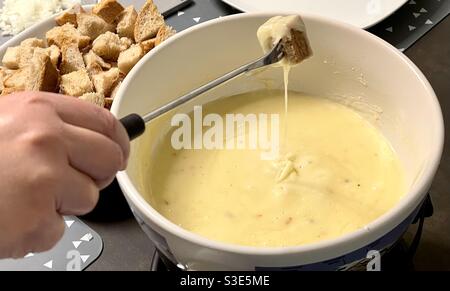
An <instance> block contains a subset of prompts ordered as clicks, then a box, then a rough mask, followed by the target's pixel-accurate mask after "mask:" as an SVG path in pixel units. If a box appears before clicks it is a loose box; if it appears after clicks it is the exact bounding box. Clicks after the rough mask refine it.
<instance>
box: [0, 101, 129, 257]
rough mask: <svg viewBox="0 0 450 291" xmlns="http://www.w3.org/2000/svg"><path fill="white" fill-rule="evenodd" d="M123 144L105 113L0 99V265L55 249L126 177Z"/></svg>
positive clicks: (80, 105)
mask: <svg viewBox="0 0 450 291" xmlns="http://www.w3.org/2000/svg"><path fill="white" fill-rule="evenodd" d="M128 155H129V140H128V136H127V134H126V132H125V129H124V128H123V126H122V125H121V124H120V123H119V122H118V121H117V119H116V118H114V116H113V115H112V114H111V113H109V112H108V111H107V110H105V109H103V108H100V107H97V106H95V105H92V104H89V103H88V102H84V101H80V100H77V99H76V98H74V97H67V96H62V95H57V94H51V93H40V92H24V93H17V94H13V95H8V96H3V97H0V258H7V257H13V258H20V257H23V256H24V255H25V254H27V253H29V252H42V251H46V250H48V249H50V248H51V247H53V246H54V245H55V244H56V242H57V241H58V240H59V239H60V238H61V236H62V235H63V233H64V221H63V218H62V215H83V214H86V213H88V212H90V211H91V210H92V209H93V208H94V207H95V205H96V203H97V201H98V195H99V189H102V188H104V187H106V186H107V185H108V184H109V183H111V182H112V180H113V179H114V175H115V174H116V172H117V171H120V170H124V169H125V168H126V165H127V160H128Z"/></svg>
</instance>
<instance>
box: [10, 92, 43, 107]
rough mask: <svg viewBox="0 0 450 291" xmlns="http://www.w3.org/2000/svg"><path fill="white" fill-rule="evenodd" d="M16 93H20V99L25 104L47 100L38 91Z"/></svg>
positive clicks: (40, 102)
mask: <svg viewBox="0 0 450 291" xmlns="http://www.w3.org/2000/svg"><path fill="white" fill-rule="evenodd" d="M17 94H18V95H20V97H21V100H22V101H23V102H25V103H26V104H45V103H46V102H47V99H46V98H45V97H44V95H43V94H39V93H38V92H20V93H17Z"/></svg>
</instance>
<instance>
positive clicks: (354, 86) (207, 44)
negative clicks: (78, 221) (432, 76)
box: [112, 13, 444, 270]
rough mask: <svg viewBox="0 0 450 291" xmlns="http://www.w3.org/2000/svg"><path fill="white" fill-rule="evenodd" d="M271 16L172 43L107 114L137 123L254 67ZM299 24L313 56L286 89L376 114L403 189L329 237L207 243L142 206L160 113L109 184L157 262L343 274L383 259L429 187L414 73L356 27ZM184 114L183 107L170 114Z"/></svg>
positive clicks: (431, 156) (231, 87) (425, 133)
mask: <svg viewBox="0 0 450 291" xmlns="http://www.w3.org/2000/svg"><path fill="white" fill-rule="evenodd" d="M275 15H276V14H274V13H258V14H238V15H234V16H229V17H223V18H220V19H216V20H212V21H208V22H205V23H202V24H200V25H197V26H195V27H192V28H190V29H187V30H186V31H183V32H181V33H179V34H177V35H175V36H174V37H172V38H170V39H169V40H168V41H166V42H164V43H163V44H162V45H160V46H158V47H157V48H155V49H154V50H152V51H151V52H150V53H149V54H148V55H147V56H145V57H144V58H143V60H141V61H140V62H139V63H138V65H136V67H135V68H134V69H133V70H132V71H131V72H130V74H129V75H128V76H127V77H126V79H125V81H124V83H123V85H122V87H121V89H120V91H119V93H118V95H117V97H116V99H115V101H114V105H113V108H112V112H113V113H114V114H115V115H117V116H118V117H122V116H125V115H127V114H129V113H134V112H135V113H139V114H142V115H143V114H145V113H147V112H150V111H152V110H154V109H155V108H157V107H158V106H161V105H163V104H165V103H167V102H168V101H171V100H173V99H175V98H176V97H178V96H181V95H183V94H185V93H187V92H189V91H191V90H192V89H194V88H196V87H198V86H199V85H202V84H204V83H206V82H208V81H210V80H212V79H214V78H216V77H218V76H220V75H222V74H224V73H226V72H228V71H230V70H232V69H234V68H236V67H238V66H240V65H242V64H244V63H247V62H250V61H252V60H254V59H256V58H257V57H259V56H261V55H262V51H261V48H260V46H259V43H258V41H257V38H256V31H257V29H258V27H259V26H260V25H261V24H263V23H264V22H265V21H266V20H267V19H269V18H270V17H272V16H275ZM302 17H303V19H304V21H305V24H306V27H307V30H308V35H309V38H310V42H311V46H312V49H313V52H314V56H313V57H312V58H311V59H309V60H307V61H305V62H304V63H302V64H301V65H300V66H298V67H295V68H294V69H292V71H291V72H292V73H291V75H290V83H289V89H290V90H294V91H301V92H305V93H308V94H313V95H321V96H328V97H330V98H334V99H335V100H337V102H344V103H345V104H347V105H349V106H352V107H355V108H359V109H361V108H363V110H362V111H361V112H362V114H367V115H368V116H369V118H370V114H371V112H372V113H373V112H376V114H377V116H378V120H377V121H376V122H375V125H376V126H377V127H378V128H379V129H380V130H381V131H382V132H383V133H384V135H385V136H386V137H387V138H388V139H389V140H390V142H391V144H392V146H393V147H394V149H395V150H396V152H397V153H398V155H399V157H400V160H401V162H402V164H403V166H404V168H405V171H406V180H407V183H408V191H407V193H406V194H405V195H404V197H403V198H402V199H401V201H400V202H399V203H398V204H397V205H396V206H395V207H394V208H392V209H391V210H390V211H388V212H387V213H386V214H384V215H383V216H381V217H379V218H378V219H377V220H375V221H373V222H372V223H370V224H369V225H367V226H366V227H364V228H363V229H360V230H357V231H355V232H352V233H349V234H346V235H344V236H342V237H338V238H336V239H331V240H326V241H320V242H317V243H311V244H307V245H301V246H296V247H283V248H257V247H246V246H238V245H231V244H226V243H221V242H216V241H212V240H209V239H207V238H205V237H202V236H199V235H197V234H194V233H191V232H189V231H187V230H184V229H183V228H181V227H179V226H177V225H175V224H173V223H172V222H170V221H169V220H167V219H166V218H164V217H163V216H162V215H160V214H159V213H158V212H157V211H156V210H155V209H154V208H153V207H152V206H151V205H150V204H149V203H148V202H147V201H146V200H145V199H144V198H143V197H145V195H147V194H148V193H150V189H149V188H150V187H151V185H150V186H149V184H150V183H148V179H149V177H150V174H149V173H150V169H151V167H150V166H151V165H152V160H153V158H152V157H154V155H156V154H157V153H156V152H154V148H155V145H156V143H157V142H158V140H159V139H160V138H161V136H162V135H163V134H164V133H165V132H167V128H168V125H169V124H168V120H169V118H170V113H169V114H168V115H167V116H165V117H164V118H162V119H161V120H157V121H155V122H159V124H157V126H154V127H152V129H151V130H147V132H146V133H145V135H144V136H142V137H141V138H139V139H138V140H136V141H134V142H133V144H132V150H131V157H130V162H129V166H128V169H127V170H126V171H124V172H121V173H119V174H118V175H117V179H118V181H119V184H120V186H121V188H122V190H123V192H124V194H125V196H126V198H127V201H128V203H129V205H130V207H131V209H132V210H133V212H134V214H135V217H136V219H137V221H138V222H139V224H140V225H141V226H142V228H143V229H144V231H145V232H146V233H147V234H148V236H149V237H150V239H151V240H152V241H153V243H154V244H155V245H156V247H157V248H158V250H159V251H160V252H161V253H162V254H164V255H165V256H166V257H168V258H169V259H170V260H172V261H173V262H174V263H175V264H178V265H179V266H181V267H182V268H185V269H189V270H272V269H274V270H276V269H288V270H295V269H304V270H338V269H346V268H349V267H351V266H354V265H356V264H358V263H361V262H362V261H363V260H365V259H366V256H367V254H368V252H369V251H371V250H376V251H382V250H384V249H386V248H387V247H389V246H391V245H392V244H393V243H394V242H396V241H397V240H398V239H399V238H400V237H401V236H402V234H403V233H404V232H405V231H406V229H407V227H408V226H409V225H410V223H411V221H412V219H414V217H415V215H416V214H417V210H418V208H419V207H420V205H421V204H422V202H423V200H424V198H425V195H426V193H427V191H428V190H429V188H430V185H431V182H432V180H433V176H434V175H435V172H436V169H437V167H438V165H439V161H440V158H441V154H442V148H443V140H444V126H443V118H442V113H441V109H440V106H439V103H438V101H437V99H436V96H435V94H434V92H433V89H432V88H431V86H430V84H429V83H428V81H427V80H426V79H425V77H424V76H423V74H422V73H421V72H420V71H419V70H418V69H417V67H416V66H415V65H414V64H413V63H412V62H411V61H410V60H408V58H407V57H406V56H405V55H403V54H402V53H401V52H399V51H398V50H397V49H395V48H394V47H392V46H391V45H389V44H388V43H386V42H385V41H383V40H381V39H379V38H378V37H376V36H374V35H372V34H370V33H368V32H366V31H364V30H362V29H359V28H356V27H353V26H350V25H346V24H343V23H339V22H336V21H334V20H329V19H325V18H321V17H317V16H313V15H307V14H306V15H302ZM282 79H283V75H282V71H281V69H280V68H270V69H266V70H264V71H262V72H259V73H257V74H253V75H248V76H242V77H240V78H237V79H235V80H233V81H231V82H229V83H227V84H226V85H224V86H222V87H220V88H218V89H217V90H214V91H211V92H209V93H207V94H205V95H203V96H201V97H199V99H196V100H195V101H194V103H196V104H199V103H204V102H207V101H210V100H213V99H216V98H219V97H224V96H231V95H234V94H237V93H243V92H247V91H252V90H257V89H263V88H268V87H270V88H282V84H283V82H282ZM361 105H363V106H361ZM364 108H365V109H364ZM190 110H192V103H191V104H188V105H185V106H183V107H182V108H179V109H178V111H190ZM155 128H156V129H155ZM361 162H362V163H363V162H364V161H361ZM153 182H154V183H158V181H153ZM180 187H182V185H180Z"/></svg>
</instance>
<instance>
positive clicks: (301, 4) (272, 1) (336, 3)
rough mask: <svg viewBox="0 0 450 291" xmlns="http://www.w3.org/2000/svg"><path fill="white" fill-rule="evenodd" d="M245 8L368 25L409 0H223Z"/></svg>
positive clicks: (360, 25) (362, 26)
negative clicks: (315, 16) (320, 16)
mask: <svg viewBox="0 0 450 291" xmlns="http://www.w3.org/2000/svg"><path fill="white" fill-rule="evenodd" d="M222 1H223V2H225V3H227V4H229V5H231V6H233V7H235V8H237V9H239V10H241V11H244V12H260V11H280V12H292V11H298V12H299V13H301V12H307V13H313V14H317V15H322V16H326V17H331V18H334V19H336V20H340V21H343V22H347V23H350V24H353V25H356V26H358V27H361V28H368V27H370V26H373V25H375V24H377V23H378V22H380V21H382V20H383V19H385V18H386V17H388V16H389V15H391V14H392V13H394V12H395V11H396V10H397V9H399V8H400V7H401V6H402V5H403V4H405V3H406V2H407V1H408V0H222Z"/></svg>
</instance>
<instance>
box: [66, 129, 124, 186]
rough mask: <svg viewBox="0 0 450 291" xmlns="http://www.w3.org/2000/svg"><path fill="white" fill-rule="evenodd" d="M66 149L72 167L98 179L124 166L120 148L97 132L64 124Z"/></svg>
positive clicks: (108, 175) (102, 178) (112, 174)
mask: <svg viewBox="0 0 450 291" xmlns="http://www.w3.org/2000/svg"><path fill="white" fill-rule="evenodd" d="M64 136H65V137H66V139H65V143H66V149H67V154H68V157H69V163H70V165H71V166H72V167H74V168H75V169H77V170H79V171H80V172H83V173H85V174H86V175H88V176H89V177H91V178H92V179H93V180H96V181H100V180H105V179H108V178H109V177H111V176H114V175H115V174H116V173H117V172H118V171H120V170H122V169H124V168H125V160H124V155H125V154H124V153H123V151H122V148H121V147H120V146H119V145H118V144H117V143H115V142H114V141H112V140H111V139H109V138H107V137H106V136H104V135H101V134H99V133H97V132H94V131H91V130H88V129H85V128H81V127H76V126H73V125H69V124H66V125H65V126H64Z"/></svg>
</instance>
